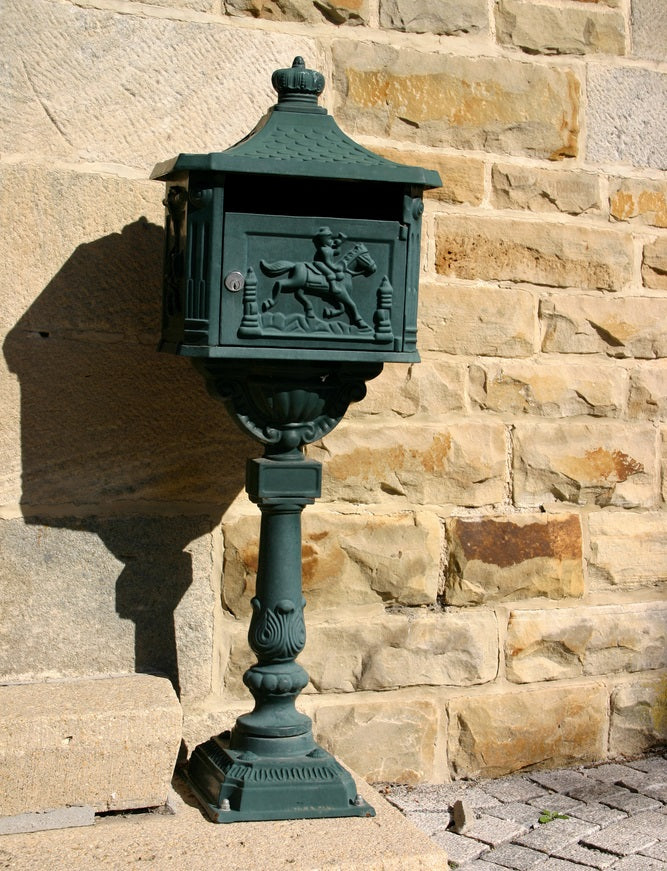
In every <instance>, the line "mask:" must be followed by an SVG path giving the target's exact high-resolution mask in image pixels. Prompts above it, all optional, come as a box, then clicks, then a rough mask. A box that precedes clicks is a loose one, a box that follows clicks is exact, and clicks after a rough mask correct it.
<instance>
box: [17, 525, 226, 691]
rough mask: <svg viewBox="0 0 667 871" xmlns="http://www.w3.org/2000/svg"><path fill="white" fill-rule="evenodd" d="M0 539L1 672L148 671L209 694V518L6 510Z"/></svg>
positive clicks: (28, 676)
mask: <svg viewBox="0 0 667 871" xmlns="http://www.w3.org/2000/svg"><path fill="white" fill-rule="evenodd" d="M0 539H1V545H0V550H1V551H2V554H3V558H2V560H1V561H0V614H1V619H0V681H25V680H45V679H52V678H59V677H67V678H70V677H84V676H88V675H95V674H100V675H104V674H114V673H115V674H118V673H123V672H132V671H135V670H140V671H146V670H149V671H158V672H162V673H164V674H167V675H169V677H170V678H171V679H172V682H173V683H174V685H175V686H179V685H180V686H181V693H182V696H183V697H184V698H187V699H191V698H196V697H198V696H203V695H206V694H207V693H208V692H210V687H211V656H212V649H213V643H214V641H213V634H214V633H213V610H214V603H215V598H216V596H215V594H214V592H213V589H212V578H211V572H212V566H211V533H210V523H209V522H208V521H207V520H205V519H203V518H186V517H177V518H176V517H175V518H167V517H155V518H142V517H126V518H106V519H104V518H89V519H88V520H77V519H73V518H72V519H68V518H58V519H52V520H50V521H48V525H47V524H46V522H45V521H42V522H40V521H37V520H35V521H30V522H28V523H26V522H25V521H24V520H23V519H17V520H4V521H0Z"/></svg>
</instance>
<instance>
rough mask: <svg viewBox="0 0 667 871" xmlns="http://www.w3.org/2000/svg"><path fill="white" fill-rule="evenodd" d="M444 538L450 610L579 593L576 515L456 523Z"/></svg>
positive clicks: (451, 525)
mask: <svg viewBox="0 0 667 871" xmlns="http://www.w3.org/2000/svg"><path fill="white" fill-rule="evenodd" d="M448 533H449V542H450V558H449V569H448V577H447V584H446V588H445V599H446V601H447V603H448V604H455V605H471V604H479V603H482V602H489V601H498V600H501V601H502V600H507V599H517V598H531V597H534V596H548V597H549V598H562V597H566V596H580V595H582V593H583V570H582V545H581V526H580V522H579V518H578V517H577V516H576V515H569V516H565V517H563V516H553V517H545V516H544V515H537V516H535V515H532V516H526V515H519V516H516V517H512V518H497V517H493V518H491V517H485V518H476V519H463V518H456V519H455V520H453V521H451V522H450V523H449V525H448Z"/></svg>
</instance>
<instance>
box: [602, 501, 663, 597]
mask: <svg viewBox="0 0 667 871" xmlns="http://www.w3.org/2000/svg"><path fill="white" fill-rule="evenodd" d="M588 529H589V538H590V550H591V555H590V559H589V564H588V578H589V582H590V584H591V586H592V588H593V589H594V590H609V589H624V590H632V589H635V588H637V587H655V586H658V587H660V586H662V585H663V584H664V583H665V582H666V581H667V515H665V513H664V512H658V511H651V512H642V513H640V514H638V513H635V512H628V511H598V512H595V513H592V514H590V515H589V516H588Z"/></svg>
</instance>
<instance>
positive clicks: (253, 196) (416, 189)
mask: <svg viewBox="0 0 667 871" xmlns="http://www.w3.org/2000/svg"><path fill="white" fill-rule="evenodd" d="M272 82H273V84H274V87H275V88H276V90H277V91H278V103H277V104H276V105H275V106H273V107H272V108H271V109H270V110H269V112H268V113H267V115H266V116H265V117H264V118H263V119H262V120H261V121H260V123H259V124H258V125H257V127H256V128H255V130H253V131H252V133H250V134H249V136H247V137H246V138H245V139H243V140H242V141H241V142H239V143H237V144H236V145H234V146H232V147H231V148H229V149H227V150H226V151H223V152H214V153H211V154H180V155H179V156H178V157H176V158H174V159H173V160H170V161H167V162H166V163H162V164H158V165H157V166H156V167H155V170H154V171H153V174H152V178H155V179H158V180H161V181H164V182H166V184H167V195H166V198H165V206H166V247H165V269H164V298H163V330H162V342H161V348H162V349H163V350H166V351H171V352H173V353H177V354H184V355H186V356H192V357H200V358H201V357H205V358H220V359H225V358H226V359H286V358H291V359H301V360H323V359H331V360H346V361H358V362H362V361H369V362H372V361H390V360H404V361H415V360H418V359H419V357H418V354H417V348H416V328H417V292H418V277H419V252H420V235H421V215H422V212H423V202H422V196H423V191H424V190H425V189H426V188H432V187H437V186H439V185H440V177H439V176H438V174H437V173H436V172H434V171H432V170H427V169H423V168H421V167H414V166H406V165H403V164H398V163H394V162H392V161H389V160H385V159H384V158H383V157H380V156H379V155H377V154H374V153H373V152H371V151H369V150H368V149H366V148H364V147H363V146H361V145H359V144H358V143H356V142H354V141H353V140H352V139H350V138H349V137H348V136H346V135H345V134H344V133H343V131H342V130H341V129H340V128H339V127H338V125H337V124H336V122H335V121H334V119H333V118H332V117H331V116H330V115H328V114H327V112H326V110H325V109H323V108H322V107H320V106H319V105H318V104H317V98H318V96H319V94H320V93H321V92H322V90H323V87H324V78H323V77H322V75H321V74H320V73H318V72H316V71H314V70H308V69H306V68H305V65H304V63H303V60H302V59H301V58H296V59H295V61H294V64H293V66H292V68H291V69H286V70H277V71H276V72H275V73H274V74H273V77H272Z"/></svg>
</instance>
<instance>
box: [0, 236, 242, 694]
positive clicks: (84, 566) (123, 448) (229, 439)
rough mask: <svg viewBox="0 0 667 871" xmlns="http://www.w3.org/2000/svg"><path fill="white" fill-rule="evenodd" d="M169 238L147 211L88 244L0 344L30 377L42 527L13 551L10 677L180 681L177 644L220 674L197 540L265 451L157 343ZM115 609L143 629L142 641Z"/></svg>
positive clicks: (30, 467)
mask: <svg viewBox="0 0 667 871" xmlns="http://www.w3.org/2000/svg"><path fill="white" fill-rule="evenodd" d="M162 246H163V231H162V229H161V228H159V227H157V226H155V225H153V224H150V223H148V222H147V221H146V220H144V219H141V220H139V221H136V222H134V223H132V224H130V225H128V226H126V227H125V228H124V229H123V231H122V233H114V234H111V235H109V236H105V237H103V238H100V239H98V240H96V241H94V242H91V243H88V244H83V245H80V246H79V247H78V248H77V249H76V250H75V251H74V253H73V254H72V255H71V257H70V258H69V259H68V260H67V262H66V263H65V264H64V265H63V266H62V268H61V269H60V270H59V272H58V273H57V275H55V276H54V278H53V279H52V280H51V281H50V282H49V284H48V285H47V286H46V287H45V289H44V291H43V292H42V293H41V294H40V296H39V297H38V298H37V299H36V300H35V302H34V303H33V304H32V305H31V306H30V308H29V309H28V310H27V311H26V312H25V313H24V315H23V316H22V317H21V319H20V320H19V321H18V323H17V324H16V326H15V327H14V328H13V329H12V331H11V332H10V333H9V335H8V336H7V339H6V341H5V343H4V353H5V357H6V359H7V362H8V365H9V368H10V369H11V371H12V372H14V373H16V375H17V376H18V378H19V380H20V386H21V451H22V457H21V459H22V496H21V505H22V511H23V514H24V517H25V519H26V521H27V523H28V524H30V525H33V526H34V527H35V528H39V529H43V531H45V532H47V533H48V534H47V535H44V534H41V533H39V534H37V535H35V534H32V535H31V534H30V531H28V532H23V533H21V534H24V535H27V538H26V539H25V541H24V543H23V546H21V545H20V544H19V546H18V547H17V548H16V550H17V551H19V552H20V551H21V547H23V552H21V553H20V555H19V557H17V559H19V560H20V561H21V563H22V572H19V573H14V577H16V578H18V577H21V580H20V581H19V580H16V583H17V584H18V583H21V584H23V590H18V591H15V593H16V597H17V598H24V597H25V596H27V597H28V600H29V601H27V602H26V601H23V602H22V604H21V607H18V608H17V609H16V614H15V618H16V619H17V620H19V621H20V622H19V625H18V626H17V627H16V629H15V630H14V631H13V632H12V630H11V629H10V631H9V640H10V642H11V639H12V634H13V635H14V636H16V638H17V639H18V645H17V644H16V643H14V645H13V649H12V652H11V657H12V668H13V673H14V674H15V675H25V674H29V675H30V676H32V677H35V678H39V677H42V676H45V675H48V676H54V675H56V674H65V675H75V674H77V675H78V674H79V673H81V674H86V673H87V674H91V673H100V672H101V673H104V672H118V671H127V670H132V668H134V669H135V670H137V671H159V672H163V673H165V674H167V675H169V677H170V678H171V679H172V681H173V683H174V685H175V687H176V688H177V691H178V690H180V684H181V683H182V682H183V675H182V674H181V676H180V679H179V663H178V654H177V651H178V650H179V649H180V648H181V647H182V644H181V641H183V643H185V644H186V645H188V646H189V648H190V649H192V650H193V651H199V652H200V654H201V655H203V656H204V657H208V661H207V662H204V663H203V664H202V666H201V668H203V670H204V671H205V672H206V673H207V674H210V657H211V650H210V642H211V628H210V627H211V625H212V617H211V613H212V609H213V602H212V596H213V595H215V594H214V593H212V592H211V589H212V587H211V580H210V571H211V556H210V540H209V539H207V545H206V546H205V548H204V550H205V552H204V550H202V547H200V549H199V551H197V549H196V548H194V547H190V548H189V545H190V543H191V542H193V540H196V539H197V538H199V537H201V536H202V535H204V536H206V535H207V534H208V533H210V531H211V530H212V529H213V528H214V527H215V525H216V524H218V523H219V522H220V518H221V516H222V514H223V513H224V511H225V510H226V508H227V507H228V506H229V504H230V503H231V501H232V500H233V499H234V498H235V497H236V496H237V495H238V493H239V492H240V491H241V490H242V489H243V475H244V469H245V459H246V457H248V456H255V455H257V452H258V451H257V446H256V445H254V444H253V443H252V442H250V440H249V439H247V438H245V437H244V436H243V435H242V434H241V433H240V432H238V431H237V430H236V428H235V427H234V425H233V424H232V422H231V421H230V420H229V418H228V417H227V415H226V412H225V411H224V408H223V407H222V406H221V405H220V404H218V403H216V402H215V401H214V400H213V399H211V398H210V397H209V396H208V395H207V394H206V391H205V388H204V384H203V381H202V379H201V378H200V376H199V375H198V374H197V373H196V372H195V371H194V369H193V367H191V366H190V365H188V363H187V361H185V360H181V359H177V358H175V357H171V356H170V355H166V354H157V353H156V352H155V347H156V344H157V338H158V331H159V325H160V297H161V288H160V282H161V274H162ZM23 529H24V530H25V529H26V528H25V527H23ZM55 529H58V530H62V531H63V532H62V533H60V534H58V535H56V534H54V533H53V532H52V531H51V530H55ZM28 530H30V527H28ZM32 532H33V533H34V532H35V530H34V529H33V530H32ZM73 533H74V534H73ZM85 533H94V534H95V535H96V536H98V537H99V539H101V541H102V542H103V543H104V546H105V547H106V551H105V549H104V548H102V547H101V546H100V544H99V541H98V540H97V539H95V538H94V537H93V536H91V535H87V536H86V535H85ZM109 552H110V553H109ZM110 554H112V555H113V557H111V555H110ZM193 561H195V562H197V561H199V563H200V565H199V569H197V567H196V566H194V565H193ZM119 564H122V566H123V568H122V571H121V572H120V575H119V576H118V577H114V575H115V574H116V573H117V571H118V568H119ZM198 570H199V574H200V576H204V575H206V572H208V575H207V576H205V577H200V581H201V582H200V584H199V588H198V589H197V590H196V591H194V592H193V591H192V590H190V588H191V585H192V584H193V572H194V573H195V574H196V572H197V571H198ZM8 577H9V575H8ZM9 582H10V584H11V583H12V581H11V578H10V581H9ZM188 591H190V593H189V592H188ZM188 595H190V600H191V601H190V604H189V606H188V608H187V615H186V618H185V619H184V620H181V621H180V623H179V621H177V620H176V619H175V612H176V610H177V608H178V606H179V603H181V602H182V600H183V598H184V597H186V596H188ZM114 596H115V601H114V602H113V607H112V602H111V601H108V600H110V599H113V597H114ZM10 599H11V595H10ZM31 603H32V605H31ZM118 617H120V618H123V620H131V621H133V622H134V624H135V627H134V650H133V651H132V649H131V648H132V644H131V642H129V638H128V628H127V625H126V624H125V625H123V624H122V621H119V620H118V619H117V618H118ZM10 619H12V618H11V615H10ZM26 621H27V623H26ZM21 622H22V623H23V625H20V623H21ZM58 624H60V625H58ZM200 626H201V631H200ZM3 631H4V630H3ZM182 632H184V633H186V634H187V635H188V638H187V639H185V640H183V639H181V638H180V637H179V633H182ZM207 632H208V635H207V634H206V633H207ZM198 633H199V635H198ZM128 642H129V643H128ZM188 667H189V666H188ZM26 669H27V671H26ZM0 671H3V669H2V668H0ZM195 671H196V669H195ZM195 683H198V680H197V679H195ZM196 689H200V690H201V691H202V692H205V691H206V689H205V687H204V686H201V687H198V688H194V687H191V688H190V689H189V694H190V695H192V692H193V690H195V691H196Z"/></svg>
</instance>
